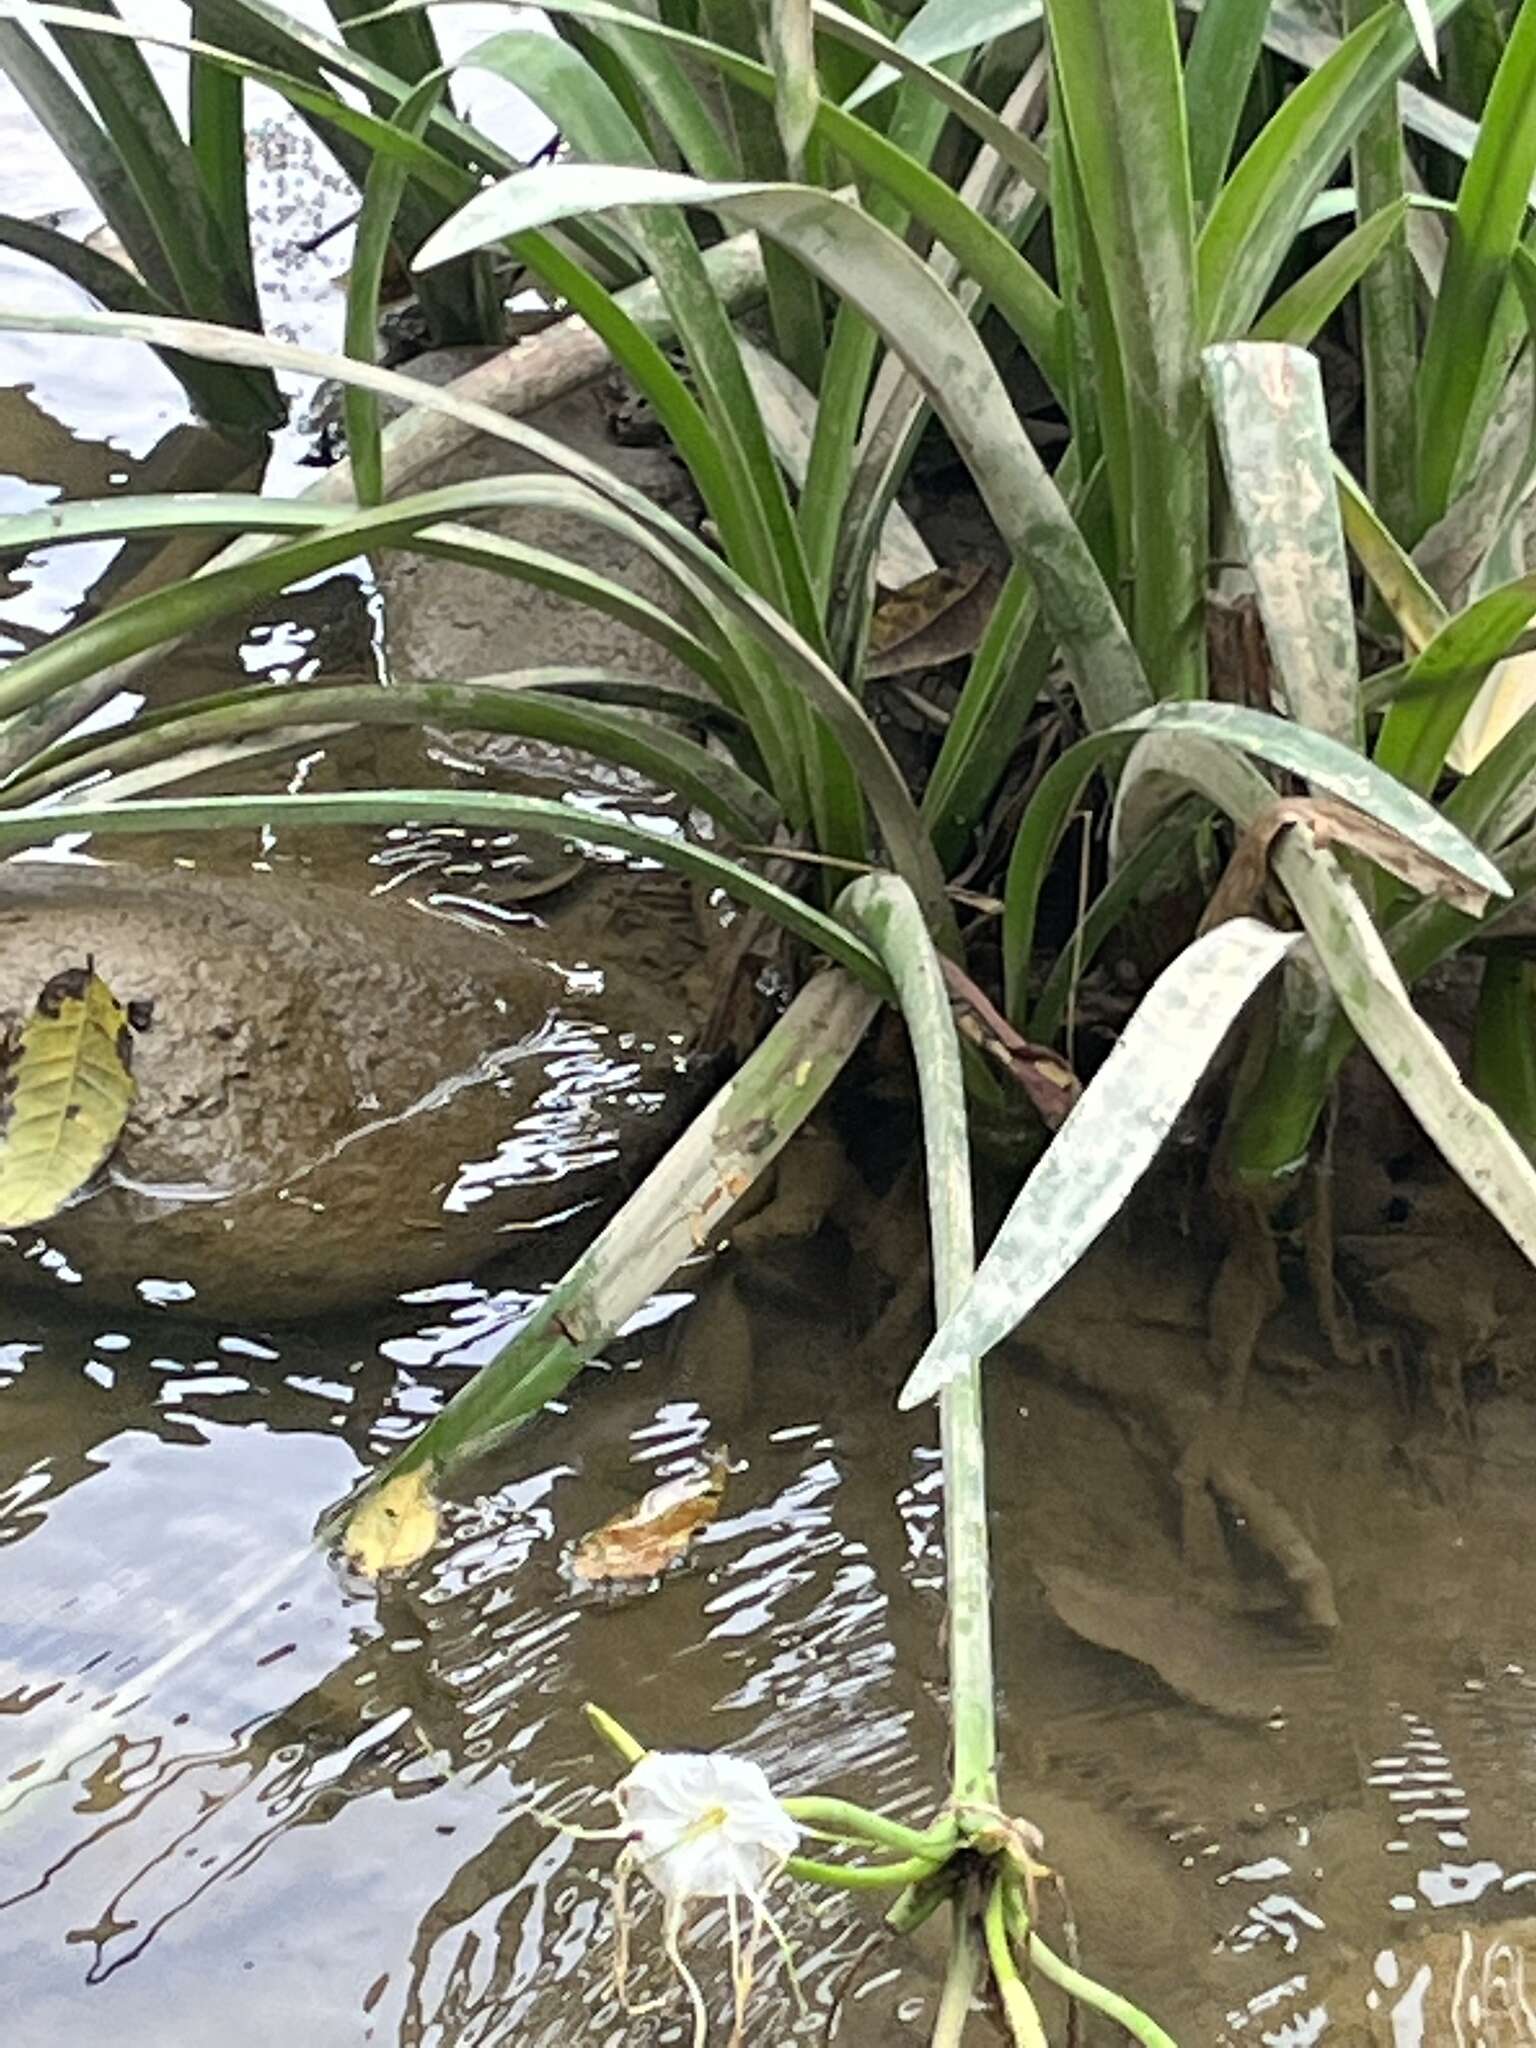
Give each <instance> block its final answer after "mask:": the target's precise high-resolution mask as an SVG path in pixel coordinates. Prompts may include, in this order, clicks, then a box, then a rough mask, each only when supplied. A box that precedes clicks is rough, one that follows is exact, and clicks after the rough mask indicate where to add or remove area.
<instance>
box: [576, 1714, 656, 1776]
mask: <svg viewBox="0 0 1536 2048" xmlns="http://www.w3.org/2000/svg"><path fill="white" fill-rule="evenodd" d="M582 1712H583V1713H584V1714H585V1715H586V1717H587V1719H588V1720H589V1721H590V1722H591V1723H592V1726H593V1727H594V1728H595V1729H596V1731H597V1733H598V1734H599V1735H601V1737H602V1738H603V1740H604V1742H606V1743H607V1744H608V1745H609V1747H610V1748H612V1749H616V1750H617V1751H618V1753H619V1755H620V1756H621V1757H622V1758H623V1759H624V1761H625V1763H627V1764H637V1763H639V1761H640V1759H641V1758H642V1757H643V1756H647V1755H649V1753H650V1752H649V1751H648V1750H647V1749H646V1747H645V1744H644V1743H643V1742H637V1741H636V1740H635V1738H634V1736H633V1735H631V1734H630V1732H629V1730H628V1729H627V1728H625V1727H623V1726H622V1725H621V1724H620V1723H619V1722H618V1721H615V1719H614V1718H613V1716H612V1714H606V1713H604V1711H603V1709H602V1708H601V1707H599V1706H594V1705H593V1703H592V1701H591V1700H588V1701H587V1703H586V1705H585V1706H584V1707H583V1708H582Z"/></svg>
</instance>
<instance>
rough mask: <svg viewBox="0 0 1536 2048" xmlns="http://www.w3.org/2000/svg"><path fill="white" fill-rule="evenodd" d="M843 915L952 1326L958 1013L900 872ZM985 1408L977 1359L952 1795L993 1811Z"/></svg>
mask: <svg viewBox="0 0 1536 2048" xmlns="http://www.w3.org/2000/svg"><path fill="white" fill-rule="evenodd" d="M837 908H838V914H839V916H841V917H845V918H846V919H847V920H848V921H849V923H851V924H852V925H853V926H854V928H855V930H857V931H859V932H861V933H862V934H863V935H864V936H865V937H866V938H867V939H868V941H869V943H870V945H871V947H872V948H873V949H874V951H875V952H876V953H877V954H878V955H879V957H880V959H881V961H882V963H883V964H884V966H885V970H886V972H887V973H888V974H889V975H890V977H891V981H892V984H893V985H894V987H895V990H896V998H897V1001H898V1002H899V1003H900V1005H901V1014H902V1017H903V1019H904V1021H905V1023H906V1027H907V1035H908V1037H909V1038H910V1040H911V1043H912V1056H913V1059H914V1060H915V1062H916V1064H917V1081H918V1093H919V1096H920V1099H921V1102H922V1113H923V1168H924V1174H925V1177H926V1181H927V1188H928V1230H929V1237H930V1240H931V1243H932V1246H933V1275H934V1281H933V1294H934V1313H935V1316H936V1317H937V1318H938V1319H939V1320H940V1321H942V1320H943V1319H944V1318H945V1317H946V1316H948V1315H949V1314H950V1313H951V1312H952V1311H953V1310H955V1309H956V1308H958V1307H959V1305H960V1303H961V1301H962V1300H963V1299H964V1297H965V1292H966V1290H967V1288H968V1287H969V1286H970V1284H971V1281H972V1279H973V1277H974V1274H975V1267H976V1224H975V1216H974V1213H973V1210H972V1205H971V1150H970V1132H969V1127H968V1123H967V1118H966V1102H965V1081H964V1078H963V1074H962V1071H961V1064H960V1041H959V1036H958V1034H957V1032H956V1029H955V1015H954V1008H953V1005H952V1004H951V1002H950V999H949V991H948V989H947V987H946V986H945V982H944V974H943V969H942V967H941V965H940V962H939V957H938V955H937V953H936V952H935V951H934V947H933V941H932V939H930V938H929V936H928V933H927V931H926V930H925V929H924V926H923V918H922V912H921V911H920V910H919V908H918V905H917V901H916V899H915V898H914V896H913V895H912V892H911V890H910V889H908V888H907V887H906V885H905V883H903V882H900V881H898V880H897V879H896V878H895V877H894V876H893V875H869V876H866V877H865V878H864V879H862V880H860V881H857V882H853V883H850V884H849V886H848V888H847V889H846V890H845V891H844V893H843V895H842V896H841V897H840V898H839V899H838V906H837ZM981 1408H982V1403H981V1373H980V1368H979V1363H978V1361H977V1360H976V1359H975V1358H972V1359H971V1360H970V1361H969V1363H968V1365H967V1367H966V1368H965V1369H963V1370H961V1371H959V1372H957V1373H955V1374H954V1375H953V1376H952V1377H951V1378H950V1380H949V1381H948V1382H947V1384H946V1386H945V1389H944V1399H943V1412H942V1416H941V1429H942V1434H943V1444H944V1532H945V1534H944V1540H945V1553H946V1554H945V1567H946V1576H947V1580H948V1593H949V1600H948V1609H949V1613H948V1625H949V1672H950V1699H951V1712H952V1715H953V1724H954V1725H953V1735H952V1747H953V1751H954V1762H953V1794H954V1798H955V1800H956V1802H957V1803H958V1804H961V1805H965V1804H967V1803H975V1804H978V1805H986V1806H991V1805H994V1804H995V1803H996V1800H997V1724H996V1708H995V1705H994V1699H993V1689H994V1680H993V1669H992V1619H991V1574H990V1570H989V1567H988V1563H987V1552H988V1535H987V1478H986V1446H985V1440H984V1437H983V1433H982V1414H981Z"/></svg>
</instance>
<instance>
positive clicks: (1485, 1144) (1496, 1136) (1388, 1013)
mask: <svg viewBox="0 0 1536 2048" xmlns="http://www.w3.org/2000/svg"><path fill="white" fill-rule="evenodd" d="M1275 866H1276V870H1277V872H1278V874H1279V876H1280V879H1281V881H1282V882H1283V883H1284V884H1285V887H1286V891H1287V893H1288V894H1289V896H1290V898H1291V901H1292V902H1293V903H1294V904H1295V906H1296V908H1297V910H1298V912H1299V913H1300V915H1301V920H1302V922H1303V924H1304V925H1305V926H1306V929H1307V936H1308V937H1309V938H1310V939H1311V941H1312V944H1313V946H1314V947H1315V948H1316V949H1317V954H1318V957H1319V959H1320V960H1321V961H1322V964H1323V967H1324V969H1325V970H1326V972H1327V975H1328V979H1329V981H1330V982H1331V983H1332V985H1333V992H1334V994H1335V996H1336V997H1337V998H1338V1001H1339V1005H1340V1007H1341V1008H1342V1009H1343V1011H1344V1013H1345V1015H1346V1016H1347V1017H1348V1019H1349V1021H1350V1023H1351V1024H1352V1025H1353V1026H1354V1027H1355V1030H1356V1031H1357V1032H1358V1033H1359V1035H1360V1038H1361V1041H1362V1043H1363V1044H1364V1045H1365V1046H1366V1048H1367V1050H1368V1051H1369V1052H1370V1053H1371V1055H1372V1057H1373V1058H1374V1059H1375V1061H1376V1064H1377V1065H1378V1066H1379V1067H1380V1068H1381V1070H1382V1072H1383V1073H1384V1074H1385V1075H1386V1077H1387V1079H1388V1080H1389V1081H1390V1082H1391V1083H1392V1085H1393V1087H1394V1088H1395V1089H1396V1090H1397V1092H1398V1094H1399V1095H1400V1096H1401V1097H1402V1098H1403V1101H1404V1102H1405V1103H1406V1104H1407V1106H1408V1108H1409V1109H1410V1110H1411V1111H1412V1113H1413V1115H1414V1116H1415V1118H1416V1119H1417V1120H1418V1122H1419V1124H1420V1125H1421V1126H1422V1128H1423V1130H1424V1132H1425V1134H1426V1136H1427V1137H1428V1138H1429V1139H1430V1140H1431V1142H1432V1143H1433V1144H1434V1145H1435V1146H1436V1147H1437V1148H1438V1149H1439V1151H1440V1153H1441V1155H1442V1157H1443V1158H1444V1159H1445V1161H1446V1163H1447V1165H1449V1166H1450V1167H1451V1168H1452V1169H1453V1170H1454V1171H1455V1172H1456V1173H1458V1174H1459V1175H1460V1176H1461V1178H1462V1180H1463V1181H1464V1182H1465V1183H1466V1185H1467V1187H1468V1188H1469V1189H1470V1190H1471V1192H1472V1193H1473V1194H1474V1195H1475V1196H1476V1197H1477V1199H1478V1200H1479V1201H1480V1202H1481V1203H1482V1204H1483V1206H1484V1208H1485V1209H1487V1210H1488V1212H1489V1214H1490V1215H1491V1216H1493V1217H1494V1219H1495V1220H1496V1221H1497V1222H1498V1223H1500V1224H1501V1225H1502V1226H1503V1228H1504V1229H1505V1230H1506V1231H1507V1232H1508V1233H1509V1235H1510V1237H1511V1238H1512V1239H1513V1240H1514V1242H1515V1244H1517V1245H1518V1246H1519V1248H1520V1250H1521V1251H1522V1252H1524V1254H1525V1256H1526V1257H1527V1258H1528V1259H1529V1260H1531V1262H1532V1263H1533V1264H1536V1170H1533V1169H1532V1166H1531V1163H1530V1161H1529V1160H1528V1159H1527V1158H1526V1156H1525V1154H1524V1152H1523V1151H1522V1150H1521V1149H1520V1146H1519V1145H1518V1143H1517V1142H1516V1141H1515V1139H1514V1138H1513V1137H1512V1136H1511V1135H1510V1133H1509V1132H1508V1131H1507V1130H1506V1129H1505V1127H1504V1125H1503V1124H1502V1123H1501V1122H1500V1120H1499V1118H1498V1116H1497V1115H1496V1114H1495V1113H1494V1111H1493V1110H1491V1109H1490V1108H1489V1107H1488V1106H1487V1104H1486V1103H1483V1102H1480V1101H1479V1100H1478V1099H1477V1097H1476V1096H1475V1095H1474V1094H1473V1093H1472V1091H1471V1089H1470V1088H1468V1087H1467V1086H1466V1084H1465V1082H1464V1081H1463V1080H1462V1078H1461V1076H1460V1074H1459V1073H1458V1072H1457V1070H1456V1063H1455V1061H1454V1060H1453V1059H1452V1058H1451V1056H1450V1054H1449V1053H1448V1052H1447V1051H1446V1049H1445V1047H1444V1046H1443V1045H1442V1044H1441V1043H1440V1040H1439V1039H1438V1038H1437V1037H1436V1036H1435V1034H1434V1032H1433V1031H1431V1030H1430V1028H1429V1026H1428V1025H1427V1024H1426V1023H1425V1022H1424V1020H1423V1019H1422V1018H1421V1017H1420V1016H1419V1015H1418V1013H1417V1012H1416V1011H1415V1009H1414V1007H1413V1005H1412V1003H1411V1002H1410V1001H1409V1000H1408V991H1407V990H1406V989H1405V988H1404V986H1403V982H1402V977H1401V976H1400V975H1399V973H1398V971H1397V968H1396V966H1395V964H1394V962H1393V959H1392V955H1391V954H1390V953H1389V951H1388V950H1387V945H1386V942H1385V940H1384V939H1383V938H1382V936H1381V934H1380V932H1378V931H1377V929H1376V927H1375V925H1374V924H1373V922H1372V921H1371V916H1370V913H1369V912H1368V911H1367V909H1366V907H1365V905H1364V904H1363V903H1362V902H1361V901H1360V898H1359V896H1358V894H1357V893H1356V891H1355V889H1354V887H1353V885H1352V884H1351V883H1350V882H1349V881H1348V880H1347V879H1346V878H1345V876H1344V874H1343V872H1342V871H1341V870H1340V868H1339V866H1338V863H1337V862H1336V861H1335V860H1334V858H1333V856H1332V855H1331V854H1329V853H1326V852H1324V851H1322V850H1320V849H1319V848H1318V847H1317V846H1316V845H1315V843H1313V841H1312V837H1311V833H1310V832H1309V830H1308V829H1307V827H1306V826H1305V825H1299V826H1297V827H1295V828H1294V830H1293V831H1292V832H1290V833H1287V834H1286V835H1285V839H1284V840H1283V841H1282V843H1281V844H1280V846H1279V847H1278V848H1277V850H1276V854H1275Z"/></svg>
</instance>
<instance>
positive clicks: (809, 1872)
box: [784, 1856, 938, 1892]
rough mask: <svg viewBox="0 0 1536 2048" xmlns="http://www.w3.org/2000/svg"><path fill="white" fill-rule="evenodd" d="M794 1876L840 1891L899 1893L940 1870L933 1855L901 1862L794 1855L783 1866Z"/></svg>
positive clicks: (905, 1858)
mask: <svg viewBox="0 0 1536 2048" xmlns="http://www.w3.org/2000/svg"><path fill="white" fill-rule="evenodd" d="M784 1868H785V1870H786V1871H788V1873H789V1875H790V1876H791V1877H798V1878H801V1879H802V1880H804V1882H805V1883H807V1884H826V1885H831V1886H833V1887H834V1888H835V1889H836V1890H838V1891H845V1892H868V1891H886V1890H890V1891H900V1890H902V1889H904V1888H905V1887H906V1886H907V1885H909V1884H917V1883H919V1882H921V1880H922V1879H923V1878H925V1877H932V1875H933V1873H934V1871H935V1870H936V1869H937V1868H938V1864H936V1863H935V1862H934V1860H933V1858H932V1857H930V1856H906V1857H903V1858H902V1860H901V1861H900V1862H899V1863H819V1862H817V1861H816V1860H815V1859H814V1858H813V1857H810V1856H791V1857H790V1858H789V1859H788V1860H787V1862H786V1863H785V1865H784Z"/></svg>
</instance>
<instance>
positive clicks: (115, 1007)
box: [0, 960, 135, 1230]
mask: <svg viewBox="0 0 1536 2048" xmlns="http://www.w3.org/2000/svg"><path fill="white" fill-rule="evenodd" d="M132 1061H133V1030H132V1027H131V1025H130V1021H129V1012H128V1010H127V1009H125V1008H124V1006H123V1005H122V1004H121V1003H120V1002H119V1001H118V1000H117V998H116V996H115V995H113V993H112V991H111V989H109V988H108V987H107V984H106V983H105V982H104V981H103V980H102V978H101V976H100V975H99V974H98V973H97V972H96V970H95V967H94V966H93V964H92V963H91V962H90V961H89V960H87V962H86V963H85V965H84V966H83V967H66V968H64V969H63V971H62V972H61V973H58V974H55V975H54V976H53V978H52V979H51V980H50V981H49V982H47V983H46V985H45V986H44V988H43V990H42V993H41V994H40V995H39V996H38V999H37V1006H36V1008H35V1009H34V1010H33V1012H32V1015H31V1016H30V1017H29V1018H28V1019H27V1022H26V1025H25V1026H24V1028H23V1029H22V1032H21V1034H20V1037H19V1038H18V1039H16V1040H14V1041H13V1042H12V1044H10V1045H9V1046H8V1047H7V1048H6V1049H5V1053H4V1058H3V1063H0V1229H5V1230H19V1229H21V1228H23V1227H24V1226H25V1225H27V1224H32V1223H45V1222H47V1220H48V1218H49V1217H50V1216H56V1215H57V1214H58V1212H59V1210H60V1209H62V1208H63V1206H64V1204H65V1203H66V1202H67V1201H68V1200H69V1198H70V1196H71V1195H73V1194H76V1193H78V1191H79V1190H80V1189H81V1188H83V1187H84V1186H85V1184H86V1182H87V1181H89V1180H90V1178H91V1176H92V1175H93V1174H95V1173H97V1172H98V1171H99V1170H100V1168H101V1167H102V1166H103V1165H104V1164H105V1163H106V1160H107V1158H108V1156H109V1155H110V1153H111V1151H112V1148H113V1147H114V1146H115V1145H116V1143H117V1141H118V1139H119V1137H120V1136H121V1135H122V1129H123V1125H124V1123H125V1122H126V1121H127V1118H128V1112H129V1110H130V1109H131V1108H132V1106H133V1098H134V1092H135V1090H134V1079H133V1074H132V1071H131V1069H132Z"/></svg>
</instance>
